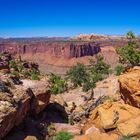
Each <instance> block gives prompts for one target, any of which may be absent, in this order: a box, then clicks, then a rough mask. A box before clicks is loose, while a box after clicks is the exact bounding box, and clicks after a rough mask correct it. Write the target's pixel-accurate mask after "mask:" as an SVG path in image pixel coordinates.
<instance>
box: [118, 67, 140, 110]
mask: <svg viewBox="0 0 140 140" xmlns="http://www.w3.org/2000/svg"><path fill="white" fill-rule="evenodd" d="M119 82H120V93H121V96H122V98H123V100H124V101H125V102H126V103H128V104H130V105H133V106H135V107H139V108H140V96H139V95H140V67H134V68H133V69H130V70H129V71H128V72H126V73H125V74H123V75H121V76H120V78H119Z"/></svg>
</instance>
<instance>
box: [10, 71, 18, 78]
mask: <svg viewBox="0 0 140 140" xmlns="http://www.w3.org/2000/svg"><path fill="white" fill-rule="evenodd" d="M11 75H12V76H16V77H19V73H18V72H17V71H13V72H11Z"/></svg>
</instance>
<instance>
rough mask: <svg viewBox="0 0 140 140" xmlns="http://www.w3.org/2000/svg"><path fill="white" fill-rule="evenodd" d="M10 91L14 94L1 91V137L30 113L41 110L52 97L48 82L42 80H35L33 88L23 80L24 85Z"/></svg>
mask: <svg viewBox="0 0 140 140" xmlns="http://www.w3.org/2000/svg"><path fill="white" fill-rule="evenodd" d="M30 82H32V81H30ZM10 92H11V94H12V96H10V95H9V94H7V93H0V139H1V138H2V137H3V136H5V135H6V134H7V133H8V132H9V131H10V130H11V129H12V128H13V127H14V126H17V125H19V124H20V123H21V122H22V121H23V119H24V118H25V117H26V116H27V114H28V113H32V112H34V113H39V112H41V111H42V110H43V109H44V108H45V107H46V106H47V105H48V103H49V98H50V93H48V90H47V85H46V83H43V82H41V81H36V82H34V84H33V86H32V87H31V88H29V87H28V86H25V83H24V82H23V85H22V86H20V85H18V86H16V87H15V89H11V88H10Z"/></svg>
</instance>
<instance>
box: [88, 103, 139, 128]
mask: <svg viewBox="0 0 140 140" xmlns="http://www.w3.org/2000/svg"><path fill="white" fill-rule="evenodd" d="M138 115H140V110H139V109H137V108H135V107H132V106H130V105H127V104H123V103H118V102H110V101H107V102H105V103H104V104H102V105H100V106H99V107H97V108H96V109H95V110H93V111H92V112H91V116H90V118H89V122H88V124H89V125H91V124H96V125H97V126H100V127H101V128H104V129H112V128H116V127H117V125H118V124H119V123H122V122H125V121H127V120H128V119H131V118H133V117H134V116H138ZM96 120H98V121H96Z"/></svg>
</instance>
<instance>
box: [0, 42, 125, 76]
mask: <svg viewBox="0 0 140 140" xmlns="http://www.w3.org/2000/svg"><path fill="white" fill-rule="evenodd" d="M124 43H125V42H123V41H120V40H118V41H105V42H102V41H101V40H100V41H99V42H95V41H94V40H93V41H92V42H84V41H26V42H16V41H15V42H13V41H11V42H1V43H0V51H3V50H9V51H10V52H12V53H14V55H15V56H17V57H19V56H21V58H22V59H24V60H28V61H34V62H37V63H39V65H40V69H41V70H42V71H43V72H45V73H49V72H56V73H60V74H65V73H66V71H67V70H68V69H69V68H70V67H71V66H73V65H75V64H76V63H77V62H80V63H84V64H86V65H88V63H89V59H93V58H94V56H95V55H96V54H98V53H102V54H103V56H104V58H105V60H106V62H107V63H109V64H111V65H112V66H115V65H116V63H117V61H118V56H117V55H116V51H115V47H119V46H122V45H124Z"/></svg>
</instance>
